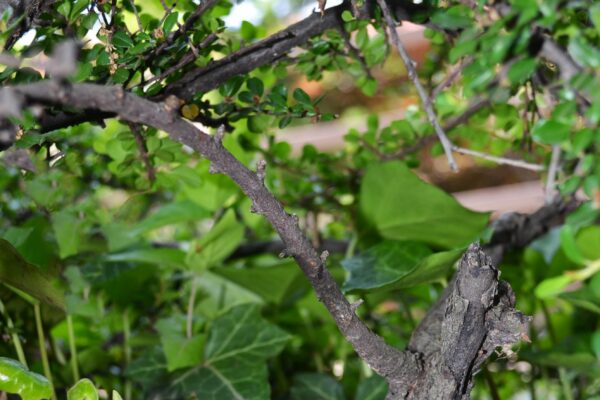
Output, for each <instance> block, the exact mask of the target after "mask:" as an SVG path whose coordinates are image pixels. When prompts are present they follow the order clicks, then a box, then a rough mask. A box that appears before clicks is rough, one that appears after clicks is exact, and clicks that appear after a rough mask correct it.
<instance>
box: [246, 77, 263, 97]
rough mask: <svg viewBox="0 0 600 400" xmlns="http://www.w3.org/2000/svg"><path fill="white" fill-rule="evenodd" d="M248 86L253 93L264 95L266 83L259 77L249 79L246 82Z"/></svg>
mask: <svg viewBox="0 0 600 400" xmlns="http://www.w3.org/2000/svg"><path fill="white" fill-rule="evenodd" d="M246 86H247V87H248V90H250V92H251V93H252V94H253V95H255V96H258V97H260V96H262V95H263V93H264V91H265V85H264V84H263V82H262V81H261V80H260V79H258V78H250V79H248V81H247V82H246Z"/></svg>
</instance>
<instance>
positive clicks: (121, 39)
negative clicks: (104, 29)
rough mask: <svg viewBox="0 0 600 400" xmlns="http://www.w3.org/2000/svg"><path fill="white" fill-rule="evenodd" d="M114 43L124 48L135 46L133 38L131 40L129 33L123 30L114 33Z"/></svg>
mask: <svg viewBox="0 0 600 400" xmlns="http://www.w3.org/2000/svg"><path fill="white" fill-rule="evenodd" d="M112 44H113V45H115V46H116V47H123V48H127V47H133V45H134V43H133V40H131V38H130V37H129V35H127V34H126V33H125V32H123V31H121V30H119V31H116V32H115V34H114V35H113V37H112Z"/></svg>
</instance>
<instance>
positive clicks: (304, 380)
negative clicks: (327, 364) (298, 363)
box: [290, 374, 345, 400]
mask: <svg viewBox="0 0 600 400" xmlns="http://www.w3.org/2000/svg"><path fill="white" fill-rule="evenodd" d="M290 394H291V397H292V400H304V399H311V400H344V399H345V397H344V391H343V390H342V386H341V385H340V383H339V382H338V381H336V380H335V379H333V378H332V377H331V376H329V375H325V374H297V375H296V376H294V384H293V385H292V389H291V391H290Z"/></svg>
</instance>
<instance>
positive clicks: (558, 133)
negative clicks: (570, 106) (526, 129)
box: [531, 120, 570, 144]
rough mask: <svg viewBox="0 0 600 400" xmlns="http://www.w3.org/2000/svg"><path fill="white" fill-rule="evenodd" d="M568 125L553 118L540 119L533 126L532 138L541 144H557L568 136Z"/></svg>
mask: <svg viewBox="0 0 600 400" xmlns="http://www.w3.org/2000/svg"><path fill="white" fill-rule="evenodd" d="M569 130H570V127H569V125H566V124H563V123H562V122H557V121H554V120H540V121H539V122H538V123H536V124H535V126H534V127H533V129H532V131H531V134H532V136H533V138H534V139H535V140H536V141H537V142H539V143H543V144H559V143H560V142H562V141H564V140H567V138H568V137H569Z"/></svg>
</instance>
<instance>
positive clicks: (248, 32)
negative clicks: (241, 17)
mask: <svg viewBox="0 0 600 400" xmlns="http://www.w3.org/2000/svg"><path fill="white" fill-rule="evenodd" d="M240 36H241V37H242V39H244V40H245V41H248V42H249V41H251V40H252V39H254V38H256V27H255V26H254V25H252V24H251V23H250V22H248V21H242V25H241V26H240Z"/></svg>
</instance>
